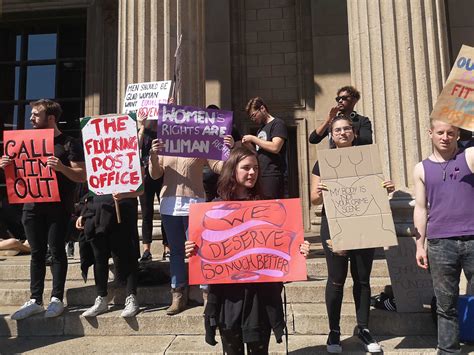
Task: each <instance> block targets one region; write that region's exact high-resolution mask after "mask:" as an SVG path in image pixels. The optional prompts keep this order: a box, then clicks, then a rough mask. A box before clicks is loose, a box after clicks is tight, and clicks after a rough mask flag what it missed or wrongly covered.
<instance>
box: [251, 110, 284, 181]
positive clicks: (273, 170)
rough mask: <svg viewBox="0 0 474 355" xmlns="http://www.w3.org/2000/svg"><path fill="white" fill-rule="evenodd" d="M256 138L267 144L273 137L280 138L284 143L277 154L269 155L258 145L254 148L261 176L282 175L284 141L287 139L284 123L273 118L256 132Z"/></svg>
mask: <svg viewBox="0 0 474 355" xmlns="http://www.w3.org/2000/svg"><path fill="white" fill-rule="evenodd" d="M257 137H258V138H260V139H262V140H264V141H269V142H271V141H272V139H273V138H274V137H280V138H282V139H283V140H284V141H285V142H284V143H283V146H282V147H281V149H280V152H279V153H278V154H274V153H270V152H268V151H266V150H264V149H262V148H260V147H259V146H258V145H257V147H256V148H257V153H258V161H259V164H260V171H261V174H262V176H281V175H283V174H284V173H285V171H286V141H287V139H288V131H287V129H286V125H285V122H283V120H281V119H279V118H276V117H275V118H274V119H273V120H272V121H271V122H269V123H267V124H266V125H265V126H263V127H261V128H260V129H259V130H258V132H257Z"/></svg>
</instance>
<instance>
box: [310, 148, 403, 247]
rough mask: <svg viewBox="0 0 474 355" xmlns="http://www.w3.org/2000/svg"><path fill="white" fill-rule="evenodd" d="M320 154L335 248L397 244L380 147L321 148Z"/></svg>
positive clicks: (327, 212)
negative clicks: (383, 183)
mask: <svg viewBox="0 0 474 355" xmlns="http://www.w3.org/2000/svg"><path fill="white" fill-rule="evenodd" d="M318 157H319V168H320V171H321V180H322V182H324V183H325V184H326V185H327V186H328V189H329V191H323V198H324V208H325V210H326V216H327V218H328V224H329V231H330V235H331V240H332V242H333V247H334V250H336V251H337V250H351V249H364V248H375V247H385V246H391V245H397V236H396V233H395V226H394V224H393V219H392V212H391V210H390V204H389V201H388V196H387V190H386V189H384V188H383V187H382V182H383V180H384V178H383V174H382V166H381V164H380V156H379V151H378V148H377V146H376V145H375V144H372V145H366V146H360V147H349V148H342V149H327V150H320V151H318Z"/></svg>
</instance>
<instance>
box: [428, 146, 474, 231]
mask: <svg viewBox="0 0 474 355" xmlns="http://www.w3.org/2000/svg"><path fill="white" fill-rule="evenodd" d="M423 169H424V171H425V187H426V197H427V199H428V224H427V230H426V235H427V237H428V239H436V238H449V237H461V236H469V235H472V236H474V174H473V173H472V172H471V170H470V169H469V166H468V165H467V161H466V154H465V151H461V152H458V153H457V154H456V155H455V156H454V158H453V159H451V160H450V161H449V163H447V162H443V163H438V162H434V161H431V160H429V159H425V160H423ZM444 171H445V172H446V173H444ZM443 177H444V179H443Z"/></svg>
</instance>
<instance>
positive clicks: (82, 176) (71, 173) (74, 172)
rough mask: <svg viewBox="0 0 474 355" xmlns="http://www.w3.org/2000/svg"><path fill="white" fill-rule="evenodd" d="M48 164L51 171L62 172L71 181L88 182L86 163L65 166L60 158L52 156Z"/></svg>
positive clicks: (72, 162)
mask: <svg viewBox="0 0 474 355" xmlns="http://www.w3.org/2000/svg"><path fill="white" fill-rule="evenodd" d="M46 163H47V166H49V167H50V168H51V169H53V170H54V171H57V172H60V173H61V174H63V175H64V176H65V177H67V178H68V179H69V180H71V181H74V182H85V181H86V180H87V174H86V164H85V163H84V162H75V161H71V166H70V167H69V166H66V165H64V164H63V163H62V162H61V160H59V158H56V157H54V156H52V157H48V160H47V161H46Z"/></svg>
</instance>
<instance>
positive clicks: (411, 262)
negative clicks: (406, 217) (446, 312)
mask: <svg viewBox="0 0 474 355" xmlns="http://www.w3.org/2000/svg"><path fill="white" fill-rule="evenodd" d="M385 256H386V259H387V265H388V271H389V273H390V280H391V281H392V290H393V295H394V296H395V303H396V305H397V312H423V311H424V310H425V309H426V307H425V306H429V305H430V303H431V299H432V297H433V295H434V291H433V281H432V279H431V275H430V273H429V272H428V270H425V269H422V268H420V267H418V265H417V264H416V244H415V238H411V237H402V238H398V247H392V248H387V249H385Z"/></svg>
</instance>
